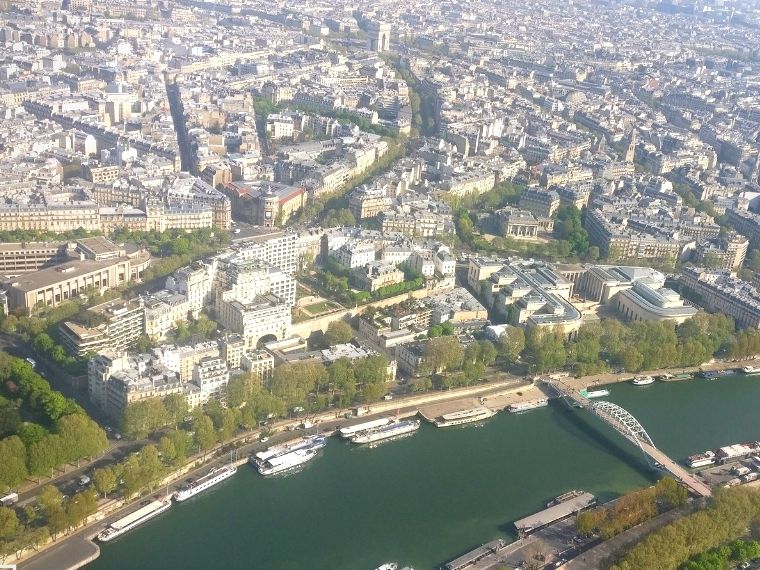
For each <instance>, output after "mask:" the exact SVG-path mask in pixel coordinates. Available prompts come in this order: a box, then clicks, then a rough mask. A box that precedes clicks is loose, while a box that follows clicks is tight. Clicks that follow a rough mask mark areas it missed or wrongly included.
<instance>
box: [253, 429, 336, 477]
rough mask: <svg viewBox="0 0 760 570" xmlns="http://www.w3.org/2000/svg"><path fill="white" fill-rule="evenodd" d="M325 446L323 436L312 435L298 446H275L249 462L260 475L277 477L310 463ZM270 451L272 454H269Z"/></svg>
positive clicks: (303, 439) (325, 442) (325, 441)
mask: <svg viewBox="0 0 760 570" xmlns="http://www.w3.org/2000/svg"><path fill="white" fill-rule="evenodd" d="M325 445H327V438H326V437H325V436H323V435H313V436H309V437H305V438H302V440H301V441H300V442H299V443H298V444H295V445H291V446H290V447H288V446H276V447H275V448H272V449H268V450H267V451H266V452H260V453H257V454H256V455H254V456H252V457H251V459H250V462H251V463H252V464H253V465H254V466H255V467H256V469H258V471H259V473H261V474H262V475H277V474H279V473H285V472H286V471H291V470H293V469H296V468H297V467H300V466H301V465H303V464H304V463H306V462H307V461H311V460H312V459H314V458H315V457H316V456H317V453H318V452H319V450H320V449H322V448H323V447H324V446H325ZM283 450H284V451H283ZM272 451H274V453H271V452H272Z"/></svg>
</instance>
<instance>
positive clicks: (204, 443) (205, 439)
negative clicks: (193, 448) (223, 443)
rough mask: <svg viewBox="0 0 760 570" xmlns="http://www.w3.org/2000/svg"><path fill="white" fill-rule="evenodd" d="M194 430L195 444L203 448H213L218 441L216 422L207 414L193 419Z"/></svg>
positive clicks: (204, 449)
mask: <svg viewBox="0 0 760 570" xmlns="http://www.w3.org/2000/svg"><path fill="white" fill-rule="evenodd" d="M193 431H194V432H195V444H196V445H197V446H198V447H200V449H201V450H203V451H206V450H208V449H211V448H212V447H213V446H214V444H215V443H216V432H215V431H214V423H213V422H212V421H211V418H210V417H208V416H206V415H200V416H198V417H196V418H195V420H194V421H193Z"/></svg>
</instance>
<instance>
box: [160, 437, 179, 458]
mask: <svg viewBox="0 0 760 570" xmlns="http://www.w3.org/2000/svg"><path fill="white" fill-rule="evenodd" d="M158 451H159V452H160V453H161V457H163V459H164V461H168V462H170V463H172V462H174V461H175V460H176V459H177V448H176V447H174V441H172V439H171V438H170V437H168V436H162V437H161V439H160V440H158Z"/></svg>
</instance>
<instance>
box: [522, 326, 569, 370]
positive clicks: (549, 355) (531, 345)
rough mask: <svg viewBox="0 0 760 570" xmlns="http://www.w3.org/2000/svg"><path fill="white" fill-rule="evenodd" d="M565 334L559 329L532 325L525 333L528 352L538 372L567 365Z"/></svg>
mask: <svg viewBox="0 0 760 570" xmlns="http://www.w3.org/2000/svg"><path fill="white" fill-rule="evenodd" d="M564 340H565V339H564V335H563V333H562V331H561V330H559V329H549V328H545V327H530V328H529V329H528V331H527V333H526V335H525V345H526V352H527V353H528V356H529V359H530V360H531V361H532V363H533V368H534V369H535V370H536V371H537V372H546V371H547V370H556V369H558V368H562V367H563V366H564V365H565V362H566V359H567V355H566V352H565V343H564Z"/></svg>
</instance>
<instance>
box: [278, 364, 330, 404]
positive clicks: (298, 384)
mask: <svg viewBox="0 0 760 570" xmlns="http://www.w3.org/2000/svg"><path fill="white" fill-rule="evenodd" d="M327 380H328V374H327V370H326V369H325V367H324V365H323V364H322V363H318V362H297V363H293V364H283V365H282V366H278V367H276V368H275V369H274V374H273V375H272V382H271V389H272V394H273V395H274V396H276V397H278V398H280V399H281V400H282V401H283V402H284V403H285V405H286V406H287V407H288V408H289V409H292V408H294V407H297V406H304V405H305V404H306V400H307V397H308V395H309V394H311V393H312V392H314V389H315V388H316V387H317V386H318V385H323V384H325V383H326V382H327Z"/></svg>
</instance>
